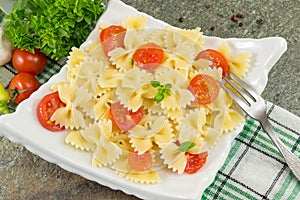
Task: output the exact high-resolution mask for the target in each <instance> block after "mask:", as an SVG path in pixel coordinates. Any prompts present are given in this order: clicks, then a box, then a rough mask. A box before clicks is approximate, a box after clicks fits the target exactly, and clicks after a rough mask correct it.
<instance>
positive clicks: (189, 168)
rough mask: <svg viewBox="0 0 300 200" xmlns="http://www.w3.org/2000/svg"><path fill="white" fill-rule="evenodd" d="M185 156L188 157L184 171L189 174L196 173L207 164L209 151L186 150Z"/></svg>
mask: <svg viewBox="0 0 300 200" xmlns="http://www.w3.org/2000/svg"><path fill="white" fill-rule="evenodd" d="M185 156H186V157H187V163H186V166H185V169H184V172H185V173H187V174H194V173H196V172H197V171H199V170H200V169H201V168H202V167H203V165H205V163H206V158H207V156H208V153H207V151H205V152H202V153H199V154H191V153H189V152H186V153H185Z"/></svg>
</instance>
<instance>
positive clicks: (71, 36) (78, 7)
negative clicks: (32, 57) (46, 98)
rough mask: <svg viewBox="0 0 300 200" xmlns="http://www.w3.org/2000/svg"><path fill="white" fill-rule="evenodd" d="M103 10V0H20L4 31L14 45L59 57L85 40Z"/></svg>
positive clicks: (51, 56) (54, 57) (15, 4)
mask: <svg viewBox="0 0 300 200" xmlns="http://www.w3.org/2000/svg"><path fill="white" fill-rule="evenodd" d="M103 11H104V5H103V4H102V0H93V1H91V0H19V1H16V2H15V3H14V7H13V11H12V12H11V13H10V14H8V15H6V16H5V18H6V23H5V24H4V28H5V30H4V33H5V35H6V37H7V38H8V39H9V40H10V41H11V42H12V44H13V47H14V48H21V49H26V50H27V51H30V52H34V48H37V49H40V51H41V52H43V53H44V54H45V55H46V56H48V57H50V58H52V59H54V60H59V59H60V58H62V57H64V56H67V55H68V53H69V51H70V50H71V47H73V46H75V47H79V46H80V44H81V43H82V42H84V41H85V40H86V38H87V36H88V34H89V33H90V31H91V30H92V29H93V27H94V26H95V24H96V22H97V20H98V18H99V17H100V15H101V14H102V13H103Z"/></svg>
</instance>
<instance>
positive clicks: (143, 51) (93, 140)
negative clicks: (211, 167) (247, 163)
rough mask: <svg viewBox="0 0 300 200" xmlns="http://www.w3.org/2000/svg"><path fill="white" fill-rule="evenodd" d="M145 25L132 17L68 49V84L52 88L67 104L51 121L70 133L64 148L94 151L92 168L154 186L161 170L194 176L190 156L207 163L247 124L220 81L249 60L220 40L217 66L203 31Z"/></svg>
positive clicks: (245, 68) (240, 73)
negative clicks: (227, 137) (220, 141)
mask: <svg viewBox="0 0 300 200" xmlns="http://www.w3.org/2000/svg"><path fill="white" fill-rule="evenodd" d="M145 27H147V20H146V18H145V17H143V16H133V17H130V18H128V19H125V20H124V22H123V23H122V25H105V26H104V27H101V28H100V29H99V33H100V39H99V41H98V42H93V43H91V44H89V45H87V46H86V47H85V48H82V49H78V48H75V47H74V48H72V51H71V52H70V55H69V57H68V62H67V64H66V65H67V68H68V71H67V77H66V81H65V82H60V83H57V84H55V85H53V86H52V89H53V90H54V91H55V92H58V95H59V98H60V100H61V101H62V102H63V103H64V105H65V106H63V107H60V108H58V109H57V110H56V111H55V112H54V114H53V115H52V116H51V121H54V122H55V124H56V125H59V126H61V127H65V128H66V129H67V131H68V132H69V133H68V135H67V137H66V139H65V143H66V144H68V145H71V146H73V147H74V148H77V149H80V150H82V151H89V152H91V164H92V165H93V166H94V167H110V168H111V169H112V170H115V171H116V173H117V174H118V175H119V176H121V177H124V178H126V179H128V180H130V181H133V182H135V183H142V184H155V183H158V182H159V181H160V177H159V173H158V171H159V169H161V168H167V169H169V171H170V173H179V174H182V173H196V171H197V170H199V169H200V168H201V167H202V166H195V168H197V169H196V171H191V168H190V162H191V158H192V157H194V156H198V157H199V159H202V160H204V161H205V160H206V157H207V156H209V150H210V149H211V148H213V146H214V145H215V144H216V142H217V141H218V138H219V137H220V136H221V135H222V134H230V133H228V132H230V131H232V130H234V129H235V128H236V127H237V126H238V125H239V124H240V123H241V122H242V121H243V120H244V117H243V116H242V115H241V114H240V112H239V111H238V110H237V109H236V107H235V105H234V102H233V101H232V99H231V98H230V97H229V96H228V95H227V94H226V92H225V91H224V90H223V89H222V88H220V87H219V86H218V84H217V81H220V80H222V76H224V74H226V70H230V71H231V72H232V73H236V74H237V75H238V76H244V75H245V73H246V72H247V71H248V68H249V62H250V58H251V55H250V54H249V53H247V52H245V53H242V54H237V55H233V54H232V51H231V49H230V45H229V44H227V43H226V42H223V43H222V44H221V45H220V46H219V47H218V48H217V49H216V50H213V51H216V52H217V53H214V54H215V55H218V56H219V55H221V56H222V55H223V56H222V58H223V59H224V60H225V61H224V62H226V66H220V65H217V64H216V63H215V61H214V60H213V59H210V57H207V55H206V53H207V52H208V51H207V50H206V49H204V48H203V46H204V42H203V39H202V37H203V34H202V32H201V29H200V28H195V29H191V30H187V29H184V30H183V29H177V28H172V27H164V28H161V29H147V28H145ZM108 30H114V32H112V33H110V34H111V35H110V37H109V39H108V40H103V38H105V37H107V36H106V35H105V32H107V31H108ZM118 34H122V35H121V37H119V36H118ZM202 52H205V54H203V53H202ZM203 55H204V56H203ZM227 65H228V66H227ZM203 163H205V162H203ZM187 166H189V167H187ZM187 168H189V169H188V170H187Z"/></svg>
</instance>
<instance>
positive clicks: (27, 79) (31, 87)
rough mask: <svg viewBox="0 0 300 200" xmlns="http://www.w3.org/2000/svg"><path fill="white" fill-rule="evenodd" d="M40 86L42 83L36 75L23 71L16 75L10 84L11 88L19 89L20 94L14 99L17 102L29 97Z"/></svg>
mask: <svg viewBox="0 0 300 200" xmlns="http://www.w3.org/2000/svg"><path fill="white" fill-rule="evenodd" d="M39 87H40V83H39V81H38V80H37V79H36V78H35V76H34V75H32V74H29V73H23V72H22V73H19V74H17V75H15V76H14V77H13V78H12V80H11V82H10V84H9V89H10V90H17V91H18V95H17V96H16V97H15V98H14V100H13V101H14V102H15V103H16V104H19V103H21V102H22V101H23V100H25V99H27V98H28V97H29V96H30V95H31V94H32V93H33V92H34V91H36V90H37V89H38V88H39ZM10 94H12V92H10Z"/></svg>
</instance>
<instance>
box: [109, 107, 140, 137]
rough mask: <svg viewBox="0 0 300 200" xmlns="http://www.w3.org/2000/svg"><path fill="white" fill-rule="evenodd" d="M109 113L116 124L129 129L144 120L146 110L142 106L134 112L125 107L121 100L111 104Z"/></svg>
mask: <svg viewBox="0 0 300 200" xmlns="http://www.w3.org/2000/svg"><path fill="white" fill-rule="evenodd" d="M109 114H110V119H111V120H112V122H113V124H114V125H115V126H117V127H118V128H119V129H121V130H122V131H128V130H130V129H132V128H133V127H134V126H135V125H136V124H138V123H139V122H140V121H141V120H142V118H143V116H144V110H143V108H140V109H138V110H137V111H136V112H132V111H131V110H130V111H129V110H128V109H127V108H125V107H124V106H123V105H122V104H121V103H120V102H117V103H114V104H112V105H111V107H110V110H109Z"/></svg>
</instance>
